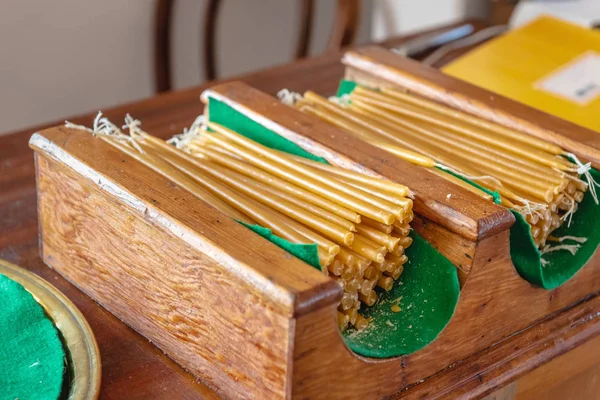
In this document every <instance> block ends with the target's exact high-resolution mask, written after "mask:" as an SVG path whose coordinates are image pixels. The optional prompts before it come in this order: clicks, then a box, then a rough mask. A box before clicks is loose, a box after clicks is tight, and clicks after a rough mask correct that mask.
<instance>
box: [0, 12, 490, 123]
mask: <svg viewBox="0 0 600 400" xmlns="http://www.w3.org/2000/svg"><path fill="white" fill-rule="evenodd" d="M176 3H177V5H176V10H175V23H176V28H175V32H174V37H173V48H174V50H173V61H174V65H173V71H174V75H175V76H174V84H175V86H176V88H182V87H187V86H191V85H195V84H198V83H200V82H201V80H202V76H203V73H202V71H201V69H200V67H199V54H200V53H199V46H200V44H199V42H200V32H201V29H200V26H199V24H200V23H201V21H202V11H203V9H204V4H205V2H204V1H202V0H178V1H177V2H176ZM476 3H483V1H482V0H475V1H472V0H371V1H367V2H365V9H364V13H363V15H364V16H365V17H364V18H363V19H364V21H363V24H362V26H363V28H362V33H361V35H360V40H361V41H362V42H364V41H367V40H369V38H370V37H371V33H372V34H373V35H374V36H375V38H377V39H380V38H382V37H385V36H387V35H390V34H394V33H400V32H406V31H411V30H415V29H420V28H421V27H427V26H431V25H436V24H440V23H445V22H449V21H451V20H453V19H457V18H461V17H463V16H465V15H474V14H479V13H481V8H482V7H481V6H478V5H477V4H476ZM317 5H318V7H317V8H318V9H317V12H316V15H317V18H316V26H315V31H314V32H315V33H314V36H313V44H314V45H313V46H312V48H311V53H312V54H317V53H319V52H321V51H322V50H323V47H324V45H325V43H326V41H327V38H328V34H329V27H330V24H331V23H332V19H333V15H334V6H335V1H333V0H319V1H317ZM296 7H297V1H296V0H252V1H245V0H226V1H224V6H223V11H222V13H223V14H222V19H221V20H220V21H219V22H220V28H219V31H218V34H219V40H218V49H219V51H220V55H219V61H218V64H219V67H220V72H221V74H222V76H230V75H234V74H240V73H243V72H247V71H251V70H255V69H259V68H264V67H267V66H270V65H275V64H280V63H284V62H288V61H290V60H291V57H292V54H293V51H294V44H295V40H296V38H295V34H296V27H297V15H296V14H297V13H296ZM153 9H154V1H152V0H102V1H94V0H53V1H44V0H35V1H34V0H29V1H27V0H25V1H24V0H0V132H6V131H10V130H15V129H20V128H24V127H27V126H32V125H35V124H39V123H43V122H46V121H50V120H55V119H58V118H63V117H67V116H72V115H76V114H81V113H87V112H92V111H95V110H99V109H102V108H106V107H108V106H113V105H116V104H119V103H124V102H129V101H132V100H136V99H140V98H144V97H148V96H151V95H152V94H153V70H152V68H153V66H152V23H153ZM371 9H373V15H374V17H373V18H374V19H373V29H371V21H370V18H371ZM383 15H387V16H388V18H386V19H385V21H383V20H382V16H383ZM390 21H391V22H390Z"/></svg>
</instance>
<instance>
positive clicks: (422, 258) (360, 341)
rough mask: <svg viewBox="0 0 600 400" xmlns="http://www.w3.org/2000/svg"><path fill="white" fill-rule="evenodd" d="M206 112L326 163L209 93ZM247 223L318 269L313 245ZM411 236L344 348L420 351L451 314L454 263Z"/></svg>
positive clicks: (374, 352) (382, 353)
mask: <svg viewBox="0 0 600 400" xmlns="http://www.w3.org/2000/svg"><path fill="white" fill-rule="evenodd" d="M208 116H209V118H208V119H209V120H210V121H212V122H215V123H218V124H221V125H223V126H225V127H227V128H229V129H231V130H233V131H236V132H238V133H240V134H242V135H244V136H246V137H248V138H251V139H253V140H255V141H257V142H259V143H261V144H263V145H265V146H268V147H271V148H274V149H278V150H283V151H286V152H288V153H291V154H295V155H299V156H302V157H307V158H311V159H314V160H317V161H320V162H324V163H326V161H325V160H324V159H322V158H318V157H315V156H313V155H312V154H310V153H308V152H306V151H305V150H303V149H302V148H300V147H299V146H297V145H296V144H295V143H293V142H291V141H289V140H287V139H285V138H283V137H281V136H279V135H278V134H276V133H274V132H272V131H271V130H269V129H267V128H265V127H264V126H262V125H260V124H259V123H257V122H256V121H254V120H252V119H250V118H249V117H247V116H246V115H244V114H242V113H240V112H238V111H237V110H235V109H234V108H232V107H231V106H229V105H227V104H225V103H223V102H221V101H219V100H216V99H214V98H211V97H209V99H208ZM244 225H245V226H248V225H246V224H244ZM248 227H249V228H250V229H252V230H253V231H255V232H257V233H258V234H260V235H261V236H263V237H265V238H267V239H268V240H270V241H272V242H273V243H275V244H277V245H278V246H280V247H282V248H284V249H285V250H287V251H288V252H290V253H291V254H293V255H295V256H297V257H298V258H300V259H302V260H304V261H306V262H307V263H309V264H310V265H312V266H314V267H315V268H317V267H318V268H319V269H320V266H318V256H317V254H316V249H317V246H316V244H309V245H296V244H292V243H290V242H287V241H285V240H283V239H281V238H279V237H277V236H275V235H273V234H272V233H271V231H270V230H268V229H266V228H264V227H261V226H257V225H254V226H248ZM411 236H412V238H413V244H412V246H410V247H409V248H408V249H407V250H406V254H407V257H408V259H409V261H408V262H407V263H406V264H405V272H404V273H403V275H402V276H401V277H400V282H401V283H400V284H399V285H396V286H395V288H394V289H392V291H390V292H389V293H383V295H382V297H381V300H380V301H379V302H378V303H377V304H376V305H374V306H373V307H370V308H367V309H363V310H361V312H363V313H364V314H365V315H366V316H367V317H372V318H373V319H372V322H371V324H370V327H369V328H367V329H366V330H365V331H362V332H356V331H352V330H348V331H346V332H345V333H344V340H345V341H346V344H347V345H348V347H349V348H350V349H352V350H353V351H355V352H356V353H358V354H360V355H363V356H369V357H377V358H388V357H396V356H400V355H404V354H409V353H411V352H413V351H416V350H419V349H421V348H423V347H425V346H426V345H427V344H429V343H430V342H431V341H433V340H434V339H435V338H436V337H437V336H438V334H439V333H440V332H441V331H442V330H443V329H444V327H445V326H446V325H447V324H448V322H449V321H450V319H451V317H452V314H453V313H454V310H455V308H456V304H457V302H458V296H459V292H460V289H459V283H458V275H457V272H456V268H455V267H454V266H453V265H452V263H450V261H449V260H448V259H446V258H445V257H444V256H442V255H441V254H440V253H439V252H438V251H437V250H435V249H434V248H433V247H432V246H431V245H430V244H429V243H427V242H426V241H425V240H424V239H423V238H421V237H420V236H419V235H418V234H417V233H416V232H411ZM296 246H301V248H300V249H299V248H296ZM307 246H309V247H307ZM311 252H312V254H311ZM315 261H316V265H315ZM399 296H404V299H405V300H404V302H400V304H399V305H400V307H401V308H402V311H400V312H398V313H392V312H391V304H390V303H388V302H389V301H390V300H393V299H395V298H397V297H399ZM408 302H411V303H410V304H409V303H408ZM403 305H406V307H403ZM388 321H389V323H388ZM390 324H392V326H390ZM369 344H370V345H369Z"/></svg>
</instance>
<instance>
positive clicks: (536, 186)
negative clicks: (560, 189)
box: [368, 107, 555, 201]
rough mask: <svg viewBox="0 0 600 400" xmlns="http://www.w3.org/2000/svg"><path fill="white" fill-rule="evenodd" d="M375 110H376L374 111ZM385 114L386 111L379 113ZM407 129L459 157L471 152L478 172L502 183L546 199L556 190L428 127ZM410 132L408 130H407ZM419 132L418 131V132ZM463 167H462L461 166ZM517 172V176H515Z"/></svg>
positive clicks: (414, 135)
mask: <svg viewBox="0 0 600 400" xmlns="http://www.w3.org/2000/svg"><path fill="white" fill-rule="evenodd" d="M368 109H369V111H373V110H375V109H374V108H372V107H371V108H368ZM374 112H375V111H374ZM379 114H380V115H383V114H385V113H379ZM389 120H390V122H392V121H394V122H395V123H398V124H403V123H404V121H402V120H400V119H398V118H396V117H394V116H390V117H389ZM406 125H407V126H406V128H407V129H414V131H415V132H413V133H410V134H411V136H413V137H416V136H417V135H419V134H420V135H423V136H428V137H431V138H434V139H436V140H437V142H443V143H444V144H443V145H442V144H438V143H437V142H431V143H430V145H431V146H432V147H434V148H437V149H438V151H440V152H449V151H452V153H453V154H455V155H458V156H459V157H465V156H464V155H462V153H469V157H468V161H469V162H470V164H472V165H477V167H478V168H479V171H478V174H489V173H490V171H493V172H491V173H492V175H494V176H495V177H496V178H497V179H499V180H500V181H501V182H502V183H506V184H507V185H509V186H511V187H513V188H514V187H516V188H519V189H520V190H522V191H523V192H526V193H530V194H532V195H534V196H536V197H537V198H539V199H541V200H544V201H546V200H545V199H547V198H548V197H550V196H552V193H553V192H554V190H555V187H547V186H544V185H542V184H541V183H540V182H538V181H537V180H529V181H525V180H524V179H523V178H521V177H520V176H519V174H516V173H515V172H514V171H512V170H510V169H502V168H500V167H497V166H495V165H494V164H492V163H490V162H489V160H488V159H484V158H483V157H480V156H479V155H478V154H477V152H474V151H472V150H470V149H469V148H465V147H461V146H459V145H457V144H456V143H453V142H452V141H451V140H448V139H446V138H442V137H436V136H435V135H433V134H432V133H431V132H430V131H428V130H426V129H422V128H420V127H418V126H416V125H414V124H410V123H408V124H406ZM406 132H408V131H406ZM417 132H418V133H417ZM461 169H462V167H461ZM515 174H516V176H515Z"/></svg>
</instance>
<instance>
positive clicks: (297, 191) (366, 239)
mask: <svg viewBox="0 0 600 400" xmlns="http://www.w3.org/2000/svg"><path fill="white" fill-rule="evenodd" d="M103 124H104V125H103V126H104V128H100V130H103V129H104V130H105V131H108V132H109V134H106V135H101V137H102V138H103V139H104V140H106V141H108V142H109V143H110V144H112V145H113V146H115V147H117V148H119V149H121V150H122V151H124V152H126V153H127V154H129V155H131V156H133V157H135V158H136V159H138V160H139V161H141V162H143V163H144V164H146V165H148V166H150V167H151V168H153V169H155V170H156V171H158V172H160V173H162V174H163V175H165V176H168V177H169V178H171V179H172V180H173V181H174V182H175V183H177V184H179V185H181V186H183V187H184V188H186V189H187V190H189V191H190V192H192V193H193V194H195V195H196V196H197V197H199V198H200V199H202V200H204V201H206V202H208V203H209V204H211V205H213V206H214V207H215V208H217V209H218V210H220V211H222V212H224V213H225V214H227V215H228V216H230V217H231V218H234V219H236V220H238V221H240V222H242V223H243V224H245V225H246V226H249V227H252V226H255V225H260V227H263V228H267V229H268V230H270V231H271V232H272V233H273V234H274V235H276V236H277V237H278V238H279V239H283V240H284V241H286V242H289V243H291V244H300V245H303V244H313V243H314V244H316V249H317V252H316V254H317V257H316V258H317V259H312V260H311V259H310V257H308V259H306V258H305V260H306V261H308V262H309V263H311V264H313V265H314V266H315V267H318V268H319V269H321V270H322V271H323V273H324V274H326V275H330V276H331V277H332V278H333V279H335V280H336V281H337V282H338V283H339V284H340V286H342V288H343V289H344V294H343V297H342V300H341V303H340V305H339V312H338V321H339V325H340V328H341V329H345V328H346V327H347V326H348V325H351V326H354V327H356V328H358V329H361V328H364V327H365V326H366V325H367V324H368V321H367V320H366V319H365V318H364V317H363V316H362V315H361V314H360V312H359V311H360V309H361V305H363V304H364V305H367V306H372V305H373V304H374V303H375V302H376V301H377V292H376V290H375V288H376V287H378V288H380V289H381V290H384V291H389V290H391V289H392V287H393V285H394V282H395V281H396V280H398V278H399V277H400V276H401V274H402V271H403V268H404V267H403V265H404V264H405V263H406V262H407V260H408V259H407V257H406V255H405V254H404V250H405V249H406V248H408V247H409V246H410V245H411V243H412V238H411V237H410V236H408V235H409V231H410V227H409V223H410V221H411V220H412V218H413V212H412V200H411V199H410V198H408V195H409V193H410V191H409V189H408V188H407V187H406V186H404V185H400V184H397V183H394V182H391V181H388V180H385V179H381V178H375V177H371V176H368V175H363V174H359V173H356V172H351V171H347V170H343V169H341V168H338V167H335V166H332V165H326V164H321V163H318V162H316V161H312V160H308V159H304V158H301V157H297V156H293V155H290V154H287V153H284V152H280V151H276V150H273V149H270V148H268V147H266V146H263V145H261V144H259V143H257V142H254V141H253V140H251V139H248V138H246V137H244V136H242V135H240V134H238V133H236V132H234V131H232V130H230V129H227V128H225V127H223V126H221V125H218V124H215V123H211V122H208V123H207V124H206V126H200V125H196V126H194V127H193V129H192V130H190V131H189V132H187V133H186V134H185V135H184V136H185V137H184V138H176V139H175V140H174V143H177V144H178V147H179V148H176V147H174V146H172V145H170V144H168V143H166V142H165V141H163V140H161V139H158V138H156V137H154V136H152V135H150V134H148V133H146V132H144V131H143V130H141V129H140V127H139V122H138V121H135V120H133V119H131V118H130V117H128V120H127V125H128V126H129V128H130V134H131V135H130V136H127V135H124V134H123V133H122V132H120V131H119V130H118V128H117V127H115V126H114V125H112V124H110V122H109V121H107V120H103Z"/></svg>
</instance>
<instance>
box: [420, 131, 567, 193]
mask: <svg viewBox="0 0 600 400" xmlns="http://www.w3.org/2000/svg"><path fill="white" fill-rule="evenodd" d="M422 127H423V128H426V129H425V131H426V132H429V133H431V134H433V135H435V136H436V137H442V138H446V139H448V140H452V142H453V143H456V144H460V145H462V146H461V147H462V148H465V147H466V148H469V149H471V150H473V151H477V153H478V154H480V155H482V156H485V157H486V158H489V160H490V162H494V163H496V164H499V165H503V166H505V167H507V168H510V169H518V170H519V172H520V173H522V174H524V175H527V176H531V177H532V178H536V179H537V180H543V181H546V182H551V183H554V184H556V185H559V184H561V183H563V182H564V181H565V178H564V177H563V176H561V175H563V173H561V172H557V171H555V170H553V169H552V168H549V167H546V166H543V165H540V164H538V163H536V162H534V161H531V160H527V159H523V158H521V157H519V156H517V155H514V154H511V153H507V152H503V151H501V150H498V149H496V148H494V147H489V146H485V145H482V144H481V143H477V142H473V141H471V140H469V139H468V138H465V137H461V136H452V137H451V138H450V137H449V136H448V134H447V132H443V131H441V130H439V129H437V128H435V127H433V126H431V125H425V124H424V125H423V126H422Z"/></svg>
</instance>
